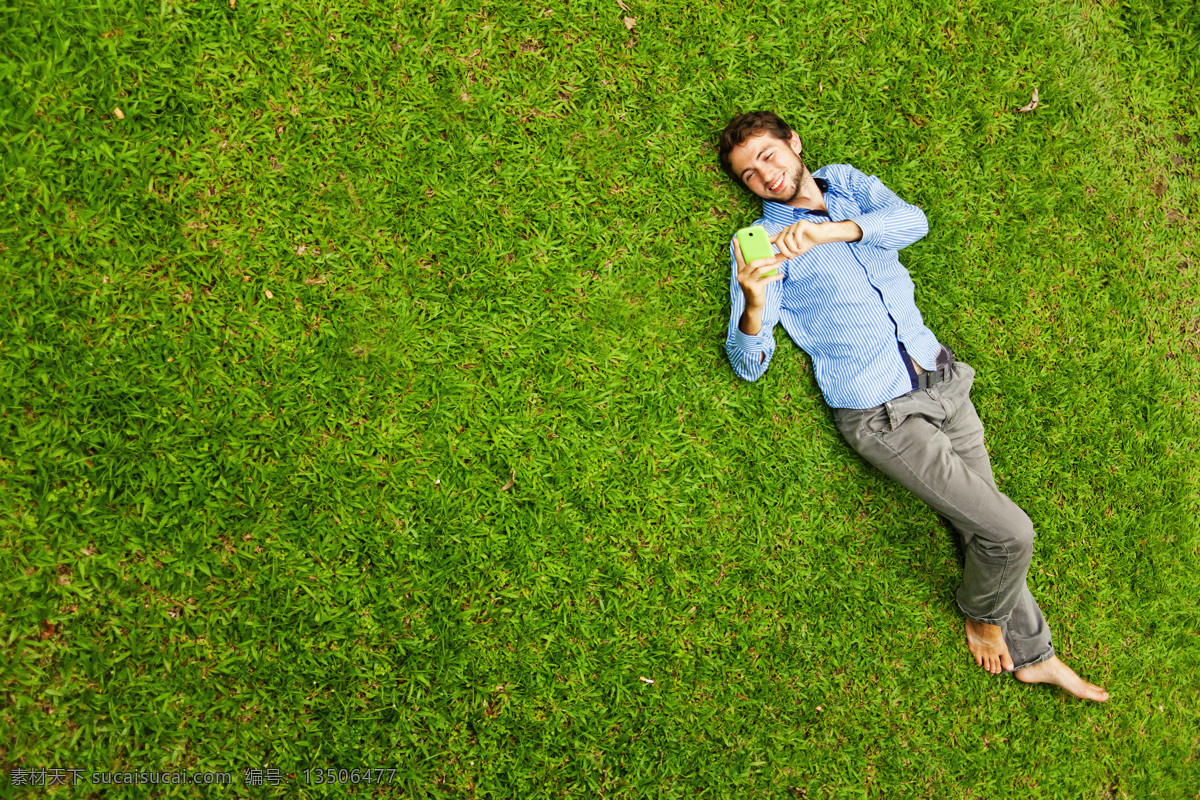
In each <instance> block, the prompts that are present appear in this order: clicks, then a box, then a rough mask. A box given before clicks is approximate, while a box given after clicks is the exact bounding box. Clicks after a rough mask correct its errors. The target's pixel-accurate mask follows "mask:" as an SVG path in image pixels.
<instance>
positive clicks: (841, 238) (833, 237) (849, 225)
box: [821, 219, 863, 242]
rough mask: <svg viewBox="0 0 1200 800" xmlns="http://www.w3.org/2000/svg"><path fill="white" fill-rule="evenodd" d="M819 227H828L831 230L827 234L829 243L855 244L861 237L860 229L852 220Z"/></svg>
mask: <svg viewBox="0 0 1200 800" xmlns="http://www.w3.org/2000/svg"><path fill="white" fill-rule="evenodd" d="M821 227H829V228H832V230H831V231H830V232H829V234H830V238H829V241H831V242H857V241H861V240H862V237H863V232H862V228H860V227H859V226H858V223H857V222H855V221H854V220H852V219H845V220H842V221H841V222H835V223H833V224H832V225H822V226H821Z"/></svg>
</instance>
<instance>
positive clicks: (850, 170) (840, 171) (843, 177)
mask: <svg viewBox="0 0 1200 800" xmlns="http://www.w3.org/2000/svg"><path fill="white" fill-rule="evenodd" d="M856 174H858V170H857V169H856V168H855V167H854V165H853V164H826V165H825V166H823V167H821V168H820V169H819V170H817V171H816V172H814V173H813V174H812V175H813V177H814V178H824V179H825V180H827V181H829V182H830V183H835V184H838V183H848V182H849V181H850V179H851V178H852V177H854V176H855V175H856Z"/></svg>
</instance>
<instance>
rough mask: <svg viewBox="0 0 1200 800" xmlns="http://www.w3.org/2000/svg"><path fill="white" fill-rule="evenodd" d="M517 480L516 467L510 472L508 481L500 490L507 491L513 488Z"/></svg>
mask: <svg viewBox="0 0 1200 800" xmlns="http://www.w3.org/2000/svg"><path fill="white" fill-rule="evenodd" d="M516 482H517V471H516V470H515V469H514V470H513V471H512V472H510V473H508V483H506V484H504V485H503V486H501V487H500V491H502V492H507V491H508V490H509V489H511V488H512V487H513V486H514V485H515V484H516Z"/></svg>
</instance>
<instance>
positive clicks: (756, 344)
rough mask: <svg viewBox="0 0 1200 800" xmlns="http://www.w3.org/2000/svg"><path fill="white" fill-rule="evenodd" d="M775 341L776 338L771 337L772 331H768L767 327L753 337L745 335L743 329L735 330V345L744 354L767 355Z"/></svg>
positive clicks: (736, 328)
mask: <svg viewBox="0 0 1200 800" xmlns="http://www.w3.org/2000/svg"><path fill="white" fill-rule="evenodd" d="M774 341H775V337H774V336H772V335H771V331H769V330H767V326H766V325H764V326H763V327H762V330H760V331H759V332H758V333H756V334H754V335H753V336H751V335H750V334H748V333H745V332H744V331H742V329H741V328H738V327H735V328H734V329H733V345H734V347H736V348H737V349H738V351H739V352H742V353H765V352H767V349H768V348H769V346H770V344H772V343H774Z"/></svg>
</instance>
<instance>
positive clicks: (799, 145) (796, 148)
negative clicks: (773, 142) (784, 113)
mask: <svg viewBox="0 0 1200 800" xmlns="http://www.w3.org/2000/svg"><path fill="white" fill-rule="evenodd" d="M788 145H789V146H790V147H791V148H792V152H793V153H795V154H796V155H800V151H801V150H803V149H804V143H803V142H801V141H800V134H798V133H796V132H795V131H792V138H790V139H788Z"/></svg>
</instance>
